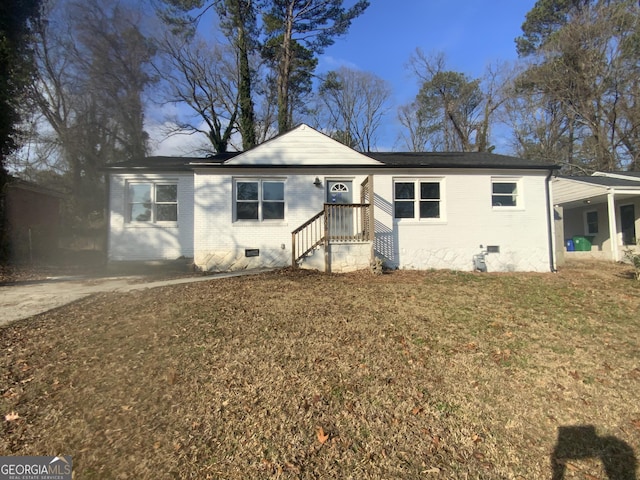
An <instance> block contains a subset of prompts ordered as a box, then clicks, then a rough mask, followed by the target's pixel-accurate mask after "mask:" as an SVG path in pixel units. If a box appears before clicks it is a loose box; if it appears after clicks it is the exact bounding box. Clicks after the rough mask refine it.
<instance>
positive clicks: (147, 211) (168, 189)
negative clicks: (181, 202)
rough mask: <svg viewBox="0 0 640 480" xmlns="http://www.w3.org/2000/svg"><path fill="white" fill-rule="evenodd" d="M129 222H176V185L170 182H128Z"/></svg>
mask: <svg viewBox="0 0 640 480" xmlns="http://www.w3.org/2000/svg"><path fill="white" fill-rule="evenodd" d="M127 220H128V221H129V222H149V223H158V222H177V221H178V185H177V184H175V183H170V182H130V183H129V184H128V185H127Z"/></svg>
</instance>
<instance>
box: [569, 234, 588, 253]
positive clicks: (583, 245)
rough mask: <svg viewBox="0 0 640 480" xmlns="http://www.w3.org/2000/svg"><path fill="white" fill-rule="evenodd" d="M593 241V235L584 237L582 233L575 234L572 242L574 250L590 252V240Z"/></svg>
mask: <svg viewBox="0 0 640 480" xmlns="http://www.w3.org/2000/svg"><path fill="white" fill-rule="evenodd" d="M592 241H593V237H591V236H589V237H585V236H582V235H576V236H575V237H573V244H574V246H575V251H576V252H590V251H591V242H592Z"/></svg>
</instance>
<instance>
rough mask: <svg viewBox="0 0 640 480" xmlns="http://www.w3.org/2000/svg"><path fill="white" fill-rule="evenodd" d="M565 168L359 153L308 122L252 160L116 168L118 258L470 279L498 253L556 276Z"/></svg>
mask: <svg viewBox="0 0 640 480" xmlns="http://www.w3.org/2000/svg"><path fill="white" fill-rule="evenodd" d="M556 169H557V167H556V166H553V165H547V164H542V163H539V162H531V161H525V160H521V159H517V158H513V157H506V156H502V155H493V154H487V153H389V152H385V153H367V154H362V153H358V152H356V151H354V150H352V149H350V148H348V147H346V146H344V145H342V144H340V143H338V142H336V141H334V140H332V139H331V138H329V137H327V136H325V135H323V134H321V133H319V132H317V131H316V130H314V129H312V128H311V127H309V126H307V125H300V126H298V127H297V128H295V129H293V130H291V131H290V132H288V133H286V134H283V135H280V136H278V137H276V138H274V139H272V140H270V141H267V142H265V143H263V144H262V145H259V146H257V147H255V148H253V149H251V150H248V151H246V152H243V153H228V154H222V155H216V156H214V157H211V158H177V157H150V158H146V159H143V160H140V161H132V162H123V163H120V164H116V165H112V166H110V167H109V168H108V176H109V211H110V215H109V241H108V245H109V246H108V258H109V261H111V262H119V261H140V260H163V259H167V260H168V259H175V258H178V257H186V258H192V259H193V262H194V264H195V265H196V266H197V267H199V268H201V269H203V270H220V271H221V270H233V269H241V268H252V267H258V266H267V267H283V266H288V265H291V264H292V263H294V262H295V263H296V264H298V265H300V266H303V267H305V266H308V267H311V268H319V269H324V268H330V269H331V270H332V271H347V270H352V269H356V268H364V267H366V266H368V264H369V261H370V258H371V256H372V254H373V255H375V256H377V257H380V258H382V259H383V260H384V262H385V264H386V266H387V267H389V268H408V269H428V268H450V269H456V270H473V269H474V268H476V267H478V266H479V265H480V266H481V265H482V262H480V263H478V257H477V256H478V255H479V254H482V253H483V252H486V251H487V248H488V249H489V251H490V253H488V254H486V255H484V256H483V257H480V260H484V261H485V265H486V266H487V269H488V270H489V271H512V270H513V271H549V270H553V269H554V258H553V255H554V253H553V252H554V241H553V221H552V217H551V215H552V209H551V203H550V178H551V175H552V174H553V172H554V171H555V170H556ZM372 200H373V201H372ZM371 204H373V207H371ZM300 226H305V227H304V228H300V229H299V228H298V227H300ZM294 231H295V232H296V233H295V234H293V232H294Z"/></svg>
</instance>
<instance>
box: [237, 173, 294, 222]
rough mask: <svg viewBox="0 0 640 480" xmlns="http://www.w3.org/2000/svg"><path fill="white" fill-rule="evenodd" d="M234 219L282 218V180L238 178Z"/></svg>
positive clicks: (260, 219) (261, 219)
mask: <svg viewBox="0 0 640 480" xmlns="http://www.w3.org/2000/svg"><path fill="white" fill-rule="evenodd" d="M235 213H236V215H235V220H258V221H263V220H284V181H283V180H270V179H269V180H267V179H238V180H236V182H235Z"/></svg>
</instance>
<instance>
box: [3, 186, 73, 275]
mask: <svg viewBox="0 0 640 480" xmlns="http://www.w3.org/2000/svg"><path fill="white" fill-rule="evenodd" d="M2 198H3V203H4V205H3V207H4V209H5V212H6V222H7V224H6V225H7V227H6V229H7V230H6V232H4V233H5V235H6V240H7V243H8V248H9V260H10V261H12V262H18V263H20V262H30V261H34V260H45V259H49V258H51V257H52V256H53V255H55V253H56V251H57V248H58V234H59V227H60V205H61V201H62V198H63V195H62V194H61V193H59V192H56V191H54V190H51V189H49V188H45V187H41V186H39V185H37V184H35V183H31V182H26V181H24V180H20V179H18V178H15V177H12V178H10V179H9V181H8V182H7V183H6V184H5V187H4V192H2Z"/></svg>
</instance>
